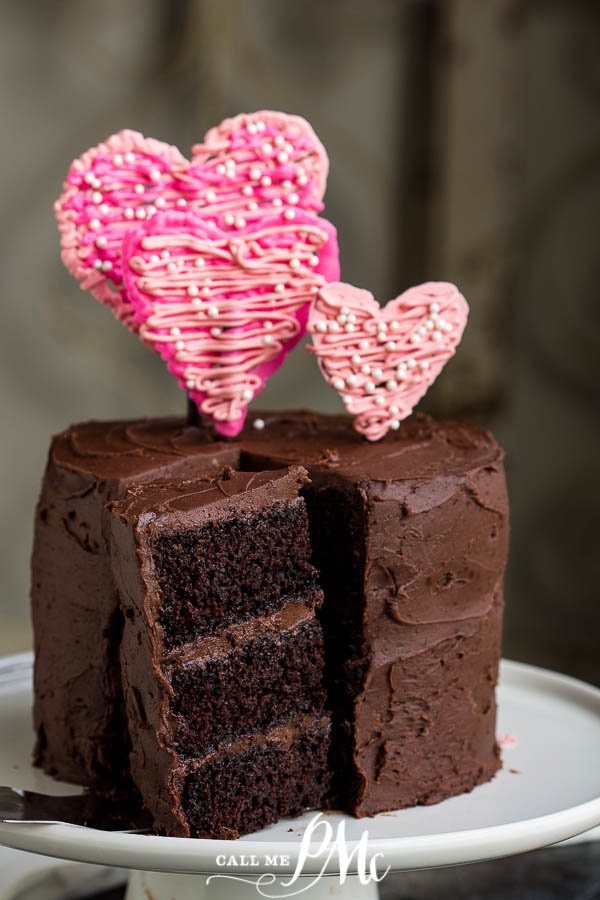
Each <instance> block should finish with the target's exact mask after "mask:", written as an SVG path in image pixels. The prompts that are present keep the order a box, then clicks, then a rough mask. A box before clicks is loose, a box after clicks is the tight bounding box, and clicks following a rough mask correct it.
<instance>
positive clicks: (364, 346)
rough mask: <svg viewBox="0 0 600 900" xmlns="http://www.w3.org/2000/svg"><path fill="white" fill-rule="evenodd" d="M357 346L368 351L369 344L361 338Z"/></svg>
mask: <svg viewBox="0 0 600 900" xmlns="http://www.w3.org/2000/svg"><path fill="white" fill-rule="evenodd" d="M358 346H359V347H360V349H361V350H368V348H369V342H368V341H367V340H366V339H365V338H363V340H362V341H359V344H358Z"/></svg>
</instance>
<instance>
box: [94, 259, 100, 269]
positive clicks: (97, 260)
mask: <svg viewBox="0 0 600 900" xmlns="http://www.w3.org/2000/svg"><path fill="white" fill-rule="evenodd" d="M94 268H95V269H101V268H102V260H101V259H95V260H94Z"/></svg>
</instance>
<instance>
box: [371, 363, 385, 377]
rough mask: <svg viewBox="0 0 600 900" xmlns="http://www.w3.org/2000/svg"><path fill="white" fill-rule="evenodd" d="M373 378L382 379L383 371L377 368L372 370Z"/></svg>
mask: <svg viewBox="0 0 600 900" xmlns="http://www.w3.org/2000/svg"><path fill="white" fill-rule="evenodd" d="M373 378H383V369H380V368H379V366H377V367H376V368H375V369H373Z"/></svg>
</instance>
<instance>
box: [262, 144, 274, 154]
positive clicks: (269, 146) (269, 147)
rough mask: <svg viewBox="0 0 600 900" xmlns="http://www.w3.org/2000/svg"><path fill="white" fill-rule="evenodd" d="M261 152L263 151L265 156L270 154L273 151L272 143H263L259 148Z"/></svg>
mask: <svg viewBox="0 0 600 900" xmlns="http://www.w3.org/2000/svg"><path fill="white" fill-rule="evenodd" d="M260 151H261V153H264V155H265V156H270V155H271V154H272V153H273V145H272V144H263V145H262V147H261V148H260Z"/></svg>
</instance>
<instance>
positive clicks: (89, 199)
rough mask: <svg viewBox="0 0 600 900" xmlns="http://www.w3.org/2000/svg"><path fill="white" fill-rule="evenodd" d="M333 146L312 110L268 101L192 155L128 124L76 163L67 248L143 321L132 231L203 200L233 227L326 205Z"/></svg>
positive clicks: (83, 278) (95, 283) (99, 292)
mask: <svg viewBox="0 0 600 900" xmlns="http://www.w3.org/2000/svg"><path fill="white" fill-rule="evenodd" d="M327 171H328V160H327V154H326V153H325V149H324V147H323V145H322V144H321V142H320V141H319V139H318V138H317V136H316V135H315V133H314V131H313V130H312V128H311V127H310V125H309V124H308V122H306V121H305V120H304V119H301V118H300V117H298V116H290V115H287V114H285V113H280V112H272V111H263V112H256V113H251V114H242V115H239V116H236V117H235V118H234V119H226V120H225V121H224V122H222V123H221V125H219V126H218V127H216V128H213V129H211V130H210V131H209V132H208V133H207V135H206V137H205V140H204V143H202V144H197V145H196V146H195V147H193V148H192V159H191V160H187V159H186V158H185V157H184V156H182V154H181V153H180V152H179V150H178V149H177V148H176V147H172V146H170V145H169V144H164V143H162V141H157V140H155V139H153V138H145V137H143V136H142V135H141V134H139V133H138V132H136V131H121V132H120V133H119V134H114V135H112V136H111V137H109V138H108V139H107V140H106V141H105V142H104V143H102V144H99V145H98V146H97V147H93V148H92V149H90V150H88V151H87V152H86V153H84V154H83V155H82V156H80V157H79V159H76V160H75V161H74V162H73V164H72V165H71V169H70V171H69V174H68V176H67V179H66V182H65V185H64V190H63V193H62V194H61V196H60V197H59V199H58V200H57V202H56V204H55V211H56V217H57V219H58V223H59V228H60V230H61V232H62V240H61V243H62V247H63V251H62V258H63V261H64V263H65V265H66V266H67V268H68V269H69V271H70V272H71V273H72V274H73V275H75V277H76V278H78V279H79V281H80V282H81V286H82V288H86V289H89V290H90V291H91V292H92V294H93V295H94V296H95V297H96V298H97V299H98V300H100V301H101V302H102V303H105V304H106V305H107V306H109V307H111V309H112V310H113V312H114V313H115V315H116V316H117V317H118V318H119V319H121V320H122V321H123V322H124V323H125V324H126V325H127V326H128V327H129V328H131V329H132V330H134V331H135V330H136V328H137V321H136V319H135V317H134V316H133V314H132V309H131V305H130V302H129V298H128V296H127V292H126V290H125V287H124V284H123V269H122V261H121V247H122V243H123V238H124V236H125V234H126V233H127V231H128V230H129V229H130V228H131V227H132V226H136V225H138V224H139V223H140V222H144V221H146V220H147V219H149V218H151V217H152V216H153V215H155V214H156V212H157V211H159V210H168V209H181V208H186V207H191V208H196V209H202V210H203V211H204V214H205V215H206V217H207V218H208V219H210V220H212V221H214V222H215V223H216V224H217V225H218V226H219V227H220V228H222V229H225V230H233V231H235V230H243V229H244V228H245V227H246V225H247V224H256V223H257V222H258V221H260V219H261V218H263V217H264V216H265V215H270V214H272V213H273V212H279V211H285V212H286V213H287V214H288V215H289V216H290V218H291V217H292V216H293V213H294V211H295V210H296V209H304V210H308V211H312V212H319V211H320V210H321V209H322V208H323V203H322V199H323V194H324V193H325V185H326V181H327Z"/></svg>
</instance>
